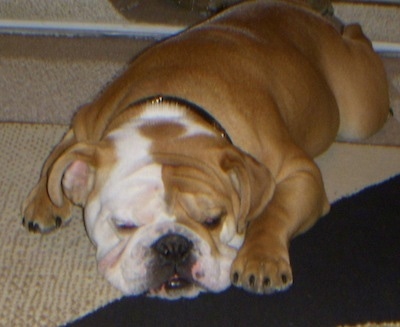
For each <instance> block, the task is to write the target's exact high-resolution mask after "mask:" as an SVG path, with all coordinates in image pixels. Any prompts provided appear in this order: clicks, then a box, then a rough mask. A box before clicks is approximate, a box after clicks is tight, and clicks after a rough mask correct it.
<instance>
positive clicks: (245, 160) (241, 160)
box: [221, 149, 275, 233]
mask: <svg viewBox="0 0 400 327" xmlns="http://www.w3.org/2000/svg"><path fill="white" fill-rule="evenodd" d="M221 168H222V169H223V170H224V171H225V172H226V173H227V174H228V175H229V178H230V180H231V183H232V185H233V187H234V188H235V190H236V191H237V192H238V194H239V198H240V209H239V215H238V217H237V230H238V232H239V233H243V232H244V231H245V229H246V227H247V224H248V223H249V222H250V221H251V220H252V219H255V218H257V217H258V215H260V214H261V212H262V211H263V210H264V208H265V207H266V206H267V204H268V203H269V201H270V200H271V198H272V196H273V194H274V191H275V181H274V179H273V177H272V175H271V173H270V171H269V170H268V169H267V167H265V166H264V165H262V164H261V163H260V162H258V161H257V160H256V159H254V158H253V157H251V156H250V155H248V154H246V153H244V152H241V151H240V150H238V149H229V150H228V151H227V152H226V153H225V154H224V156H223V158H222V161H221Z"/></svg>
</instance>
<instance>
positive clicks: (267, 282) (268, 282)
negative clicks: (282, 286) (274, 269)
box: [264, 278, 271, 287]
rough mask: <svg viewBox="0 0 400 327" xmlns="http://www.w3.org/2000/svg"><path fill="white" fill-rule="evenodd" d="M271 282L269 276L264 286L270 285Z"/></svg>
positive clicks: (265, 279)
mask: <svg viewBox="0 0 400 327" xmlns="http://www.w3.org/2000/svg"><path fill="white" fill-rule="evenodd" d="M270 284H271V280H270V279H269V278H264V286H267V287H268V286H269V285H270Z"/></svg>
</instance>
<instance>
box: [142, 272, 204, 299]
mask: <svg viewBox="0 0 400 327" xmlns="http://www.w3.org/2000/svg"><path fill="white" fill-rule="evenodd" d="M203 291H205V290H204V288H202V287H201V286H200V285H198V284H197V283H196V282H195V281H193V280H189V279H187V278H183V277H180V276H176V275H175V276H171V277H170V278H169V279H168V280H166V281H165V282H163V283H162V284H161V285H160V286H158V287H156V288H153V289H151V290H149V291H148V293H147V295H148V296H150V297H158V298H162V299H168V300H177V299H180V298H194V297H196V296H197V295H199V293H201V292H203Z"/></svg>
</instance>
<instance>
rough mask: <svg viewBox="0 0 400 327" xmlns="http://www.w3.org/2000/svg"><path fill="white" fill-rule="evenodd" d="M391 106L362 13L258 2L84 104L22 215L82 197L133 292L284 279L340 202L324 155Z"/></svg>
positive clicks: (182, 38) (28, 220)
mask: <svg viewBox="0 0 400 327" xmlns="http://www.w3.org/2000/svg"><path fill="white" fill-rule="evenodd" d="M388 110H389V103H388V87H387V82H386V76H385V72H384V68H383V65H382V63H381V61H380V59H379V57H378V56H377V55H376V54H375V53H374V51H373V49H372V46H371V42H370V41H369V40H368V39H367V38H366V37H365V36H364V34H363V33H362V30H361V28H360V26H359V25H357V24H355V25H349V26H342V27H341V28H339V29H338V28H336V27H335V25H333V24H331V22H330V21H329V20H328V19H325V18H323V17H322V16H320V15H319V14H317V13H315V12H313V11H312V10H310V9H309V8H307V7H306V6H304V5H301V4H296V3H292V2H278V1H250V2H244V3H242V4H239V5H236V6H234V7H232V8H230V9H228V10H226V11H223V12H222V13H220V14H218V15H217V16H215V17H213V18H211V19H209V20H207V21H205V22H204V23H201V24H199V25H197V26H194V27H192V28H189V29H188V30H187V31H185V32H183V33H181V34H179V35H177V36H174V37H172V38H170V39H168V40H166V41H163V42H161V43H159V44H156V45H155V46H153V47H151V48H150V49H148V50H147V51H145V52H143V53H142V54H141V55H139V56H138V57H137V58H136V59H135V60H134V61H133V62H132V63H131V64H130V66H129V67H128V69H127V70H126V71H125V73H123V74H122V75H121V76H120V77H119V78H118V79H116V80H115V81H114V82H113V83H112V84H111V85H109V86H108V87H107V88H106V89H105V90H104V92H102V93H101V95H100V96H99V97H98V98H97V99H96V100H94V101H93V102H92V103H90V104H88V105H86V106H85V107H83V108H82V109H81V110H80V111H79V112H78V113H77V114H76V116H75V118H74V120H73V122H72V125H71V129H70V130H69V131H68V132H67V133H66V135H65V136H64V138H63V139H62V141H61V142H60V143H59V144H58V145H57V146H56V147H55V149H54V150H53V152H52V153H51V155H50V156H49V158H48V159H47V161H46V163H45V165H44V168H43V171H42V174H41V177H40V180H39V182H38V184H37V185H36V186H35V188H34V189H33V190H32V191H31V193H30V195H29V196H28V198H27V199H26V201H25V202H24V205H23V217H24V218H23V224H24V225H25V227H26V228H27V229H29V231H32V232H40V233H46V232H49V231H52V230H54V229H56V228H58V227H60V226H62V225H63V224H64V223H65V222H66V221H67V220H68V219H69V218H70V216H71V209H72V207H73V206H82V207H83V209H84V219H85V225H86V229H87V233H88V235H89V237H90V239H91V240H92V242H93V243H94V245H95V246H96V248H97V259H98V266H99V270H100V272H101V273H102V274H103V275H104V276H105V278H106V279H107V280H109V281H110V282H111V283H112V284H113V285H114V286H115V287H117V288H118V289H120V290H121V291H122V292H123V293H124V294H129V295H139V294H150V295H155V296H160V297H164V298H169V299H174V298H179V297H194V296H196V295H197V294H198V293H199V292H201V291H212V292H219V291H222V290H224V289H226V288H227V287H229V286H230V285H231V283H233V284H234V285H236V286H238V287H242V288H244V289H246V290H248V291H250V292H255V293H272V292H275V291H282V290H285V289H287V288H288V287H289V286H290V285H291V284H292V281H293V276H292V271H291V266H290V260H289V254H288V249H289V242H290V240H291V239H292V238H293V237H295V236H296V235H299V234H300V233H303V232H305V231H306V230H307V229H309V228H310V227H311V226H312V225H313V224H314V223H315V222H316V220H317V219H318V218H319V217H321V216H323V215H325V214H326V213H327V212H328V211H329V203H328V201H327V197H326V194H325V191H324V185H323V181H322V179H321V173H320V171H319V169H318V167H317V166H316V164H315V163H314V161H313V157H315V156H316V155H318V154H320V153H322V152H323V151H325V150H326V149H327V148H328V147H329V146H330V144H331V143H332V142H333V141H334V140H335V139H336V138H340V139H344V140H357V139H360V138H364V137H367V136H369V135H371V134H373V133H375V132H376V131H377V130H379V128H380V127H381V126H382V125H383V124H384V122H385V120H386V117H387V114H388Z"/></svg>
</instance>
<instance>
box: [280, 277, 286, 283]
mask: <svg viewBox="0 0 400 327" xmlns="http://www.w3.org/2000/svg"><path fill="white" fill-rule="evenodd" d="M281 278H282V282H283V283H284V284H286V283H287V277H286V275H282V276H281Z"/></svg>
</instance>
